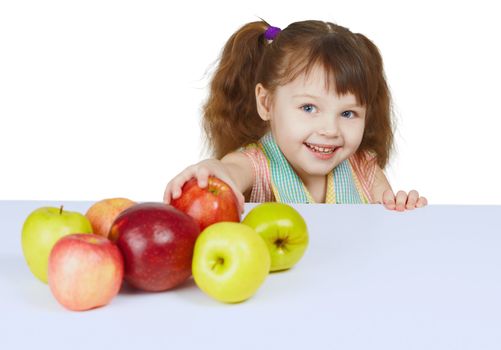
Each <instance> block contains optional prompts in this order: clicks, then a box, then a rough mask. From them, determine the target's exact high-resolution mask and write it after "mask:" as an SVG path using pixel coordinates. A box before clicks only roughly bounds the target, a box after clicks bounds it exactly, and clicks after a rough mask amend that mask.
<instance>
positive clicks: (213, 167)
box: [164, 159, 245, 213]
mask: <svg viewBox="0 0 501 350" xmlns="http://www.w3.org/2000/svg"><path fill="white" fill-rule="evenodd" d="M210 175H213V176H216V177H218V178H219V179H221V180H223V181H224V182H226V183H227V184H228V186H230V187H231V189H232V190H233V193H235V196H236V197H237V200H238V207H239V210H240V213H243V212H244V202H245V198H244V195H243V194H242V193H241V192H240V191H239V190H238V188H237V186H236V185H235V182H234V181H233V179H232V178H231V177H230V175H229V173H228V170H227V169H226V167H225V165H224V164H223V163H222V162H221V161H219V160H217V159H206V160H203V161H201V162H199V163H197V164H193V165H191V166H189V167H187V168H186V169H184V170H183V171H182V172H180V173H179V174H178V175H177V176H176V177H174V178H173V179H172V180H171V181H170V182H169V183H168V184H167V187H166V188H165V192H164V202H165V203H166V204H169V203H170V202H171V200H172V199H177V198H179V197H180V196H181V193H182V187H183V185H184V184H185V183H186V182H187V181H188V180H190V179H191V178H196V179H197V181H198V186H199V187H201V188H204V187H207V184H208V182H209V176H210Z"/></svg>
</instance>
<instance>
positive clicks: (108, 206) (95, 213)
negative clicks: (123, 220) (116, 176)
mask: <svg viewBox="0 0 501 350" xmlns="http://www.w3.org/2000/svg"><path fill="white" fill-rule="evenodd" d="M134 204H136V202H134V201H131V200H130V199H127V198H107V199H103V200H100V201H99V202H96V203H94V204H93V205H92V206H91V207H90V208H89V209H88V210H87V212H86V213H85V216H86V217H87V219H89V221H90V224H91V225H92V232H93V233H95V234H97V235H101V236H103V237H108V234H109V232H110V228H111V225H112V224H113V221H115V219H116V218H117V216H118V214H120V213H121V212H123V211H124V210H125V209H127V208H129V207H132V206H133V205H134Z"/></svg>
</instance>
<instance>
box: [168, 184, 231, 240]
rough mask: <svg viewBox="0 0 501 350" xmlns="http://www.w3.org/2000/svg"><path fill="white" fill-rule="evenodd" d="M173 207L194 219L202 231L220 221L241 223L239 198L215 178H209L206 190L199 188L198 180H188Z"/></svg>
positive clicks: (172, 203) (172, 202)
mask: <svg viewBox="0 0 501 350" xmlns="http://www.w3.org/2000/svg"><path fill="white" fill-rule="evenodd" d="M171 205H172V206H173V207H174V208H177V209H179V210H181V211H183V212H185V213H186V214H188V215H190V216H191V217H193V218H194V219H195V221H196V222H197V223H198V225H199V227H200V231H203V230H204V229H205V228H206V227H207V226H209V225H212V224H214V223H216V222H220V221H231V222H240V213H239V210H238V199H237V197H236V196H235V194H234V193H233V190H232V189H231V187H230V186H228V185H227V184H226V182H224V181H223V180H220V179H219V178H217V177H215V176H209V180H208V184H207V186H206V187H204V188H201V187H199V186H198V181H197V179H196V178H192V179H190V180H188V181H187V182H186V183H185V184H184V186H183V188H182V193H181V196H180V197H178V198H176V199H173V200H172V201H171Z"/></svg>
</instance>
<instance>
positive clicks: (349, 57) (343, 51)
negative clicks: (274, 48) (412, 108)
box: [279, 35, 377, 106]
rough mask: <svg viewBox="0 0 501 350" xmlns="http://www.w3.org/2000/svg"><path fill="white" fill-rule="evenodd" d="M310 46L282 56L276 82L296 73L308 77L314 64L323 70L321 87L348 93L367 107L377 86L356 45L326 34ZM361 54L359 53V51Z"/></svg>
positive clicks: (292, 77) (290, 78)
mask: <svg viewBox="0 0 501 350" xmlns="http://www.w3.org/2000/svg"><path fill="white" fill-rule="evenodd" d="M307 46H310V49H309V50H307V49H304V50H294V51H291V52H289V53H288V54H287V55H286V62H283V63H284V64H283V65H282V67H284V69H283V70H282V71H281V72H280V73H281V74H280V76H281V78H280V81H279V84H280V85H284V84H287V83H290V82H291V81H293V80H295V79H296V78H297V77H299V76H300V75H302V74H304V75H305V77H306V78H308V77H309V75H310V73H311V71H312V70H313V68H314V67H317V66H319V67H321V68H323V69H324V72H325V88H326V90H327V91H331V89H332V88H333V87H334V89H335V91H336V93H337V94H338V95H345V94H348V93H352V94H353V95H354V96H355V97H356V99H357V103H358V104H360V105H361V106H367V105H368V104H369V103H370V102H371V101H372V99H373V95H374V94H375V91H374V89H373V88H371V86H374V85H375V86H377V79H376V77H374V76H373V74H371V67H370V64H368V60H367V58H366V57H364V56H362V55H361V52H360V48H359V47H358V48H357V49H355V47H354V46H355V45H354V44H353V43H350V42H348V41H347V40H343V39H340V38H339V37H336V36H335V35H329V36H326V37H324V38H322V39H321V40H318V42H316V43H311V45H305V47H307ZM362 54H363V53H362Z"/></svg>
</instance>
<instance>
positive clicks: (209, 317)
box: [0, 201, 501, 350]
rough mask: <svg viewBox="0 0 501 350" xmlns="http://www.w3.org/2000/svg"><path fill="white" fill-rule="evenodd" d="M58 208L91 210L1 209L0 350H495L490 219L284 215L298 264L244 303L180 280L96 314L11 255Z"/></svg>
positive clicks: (498, 337) (475, 209) (494, 248)
mask: <svg viewBox="0 0 501 350" xmlns="http://www.w3.org/2000/svg"><path fill="white" fill-rule="evenodd" d="M60 204H64V206H65V208H66V209H67V210H76V211H80V212H82V213H84V212H85V211H86V210H87V208H88V207H89V206H90V205H91V204H92V203H91V202H68V201H63V202H53V201H0V223H1V236H0V237H1V238H2V244H1V245H0V349H15V348H19V349H30V348H37V349H40V348H44V349H70V348H71V349H105V348H106V349H120V350H122V349H145V348H148V347H154V348H159V349H204V350H205V349H218V350H221V349H235V350H240V349H262V350H264V349H276V350H278V349H315V350H316V349H399V350H401V349H426V350H430V349H440V350H444V349H475V350H480V349H496V350H499V349H501V225H500V220H501V206H428V207H426V208H424V209H419V210H414V211H408V212H403V213H401V212H394V211H388V210H385V209H384V208H383V207H381V206H379V205H362V206H357V205H322V204H315V205H314V204H310V205H294V207H295V208H296V209H298V210H299V211H300V213H301V214H302V215H303V216H304V218H305V220H306V222H307V224H308V227H309V231H310V246H309V248H308V250H307V252H306V254H305V256H304V257H303V259H302V260H301V261H300V262H299V264H298V265H296V267H294V268H293V269H291V270H289V271H286V272H281V273H273V274H271V275H270V276H269V277H268V279H267V280H266V281H265V283H264V284H263V285H262V287H261V288H260V289H259V290H258V292H257V293H256V294H255V295H254V296H253V297H252V298H251V299H249V300H247V301H245V302H243V303H240V304H234V305H227V304H222V303H220V302H217V301H215V300H213V299H211V298H209V297H208V296H206V295H205V294H204V293H203V292H202V291H201V290H199V289H198V287H197V286H196V285H195V284H194V282H193V280H192V279H190V280H189V281H188V282H186V283H185V284H183V285H182V286H181V287H179V288H177V289H175V290H171V291H167V292H162V293H145V292H138V291H135V290H132V289H131V288H128V287H127V286H124V287H123V288H122V290H121V292H120V294H119V295H118V296H117V297H116V298H115V299H113V300H112V302H111V303H110V304H109V305H108V306H106V307H102V308H99V309H94V310H91V311H87V312H70V311H67V310H65V309H64V308H62V307H61V306H60V305H59V304H58V303H57V302H56V300H55V299H54V298H53V297H52V295H51V293H50V290H49V288H48V286H47V285H45V284H43V283H41V282H39V281H38V280H37V279H35V278H34V277H33V276H32V275H31V273H30V271H29V269H28V267H27V265H26V264H25V262H24V258H23V256H22V250H21V243H20V242H21V227H22V224H23V222H24V219H25V218H26V216H27V215H28V214H29V213H30V212H31V211H32V210H34V209H36V208H38V207H41V206H47V205H49V206H59V205H60ZM253 206H254V205H253V204H246V213H247V212H248V211H249V209H250V208H251V207H253Z"/></svg>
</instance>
